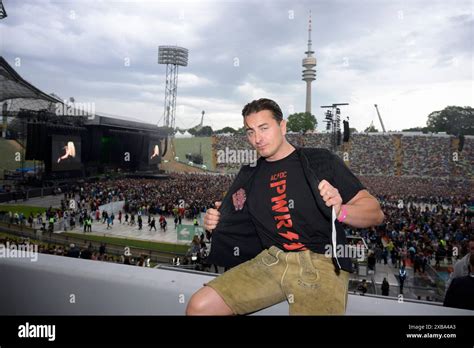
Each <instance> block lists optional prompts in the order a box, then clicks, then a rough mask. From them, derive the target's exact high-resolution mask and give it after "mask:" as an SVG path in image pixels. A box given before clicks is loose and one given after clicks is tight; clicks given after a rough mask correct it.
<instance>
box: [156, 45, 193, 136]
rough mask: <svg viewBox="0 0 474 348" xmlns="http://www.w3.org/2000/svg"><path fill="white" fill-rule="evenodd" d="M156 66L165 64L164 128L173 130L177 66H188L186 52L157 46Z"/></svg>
mask: <svg viewBox="0 0 474 348" xmlns="http://www.w3.org/2000/svg"><path fill="white" fill-rule="evenodd" d="M158 64H166V86H165V110H164V114H163V116H164V126H165V127H169V128H173V129H174V127H175V117H176V93H177V91H178V66H188V50H187V49H186V48H183V47H178V46H158Z"/></svg>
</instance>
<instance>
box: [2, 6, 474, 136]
mask: <svg viewBox="0 0 474 348" xmlns="http://www.w3.org/2000/svg"><path fill="white" fill-rule="evenodd" d="M3 3H4V6H5V9H6V11H7V14H8V17H7V18H5V19H3V20H1V21H0V54H1V55H2V56H4V57H5V59H6V60H7V61H8V62H9V63H10V64H11V65H12V66H14V68H15V69H16V70H17V71H18V73H19V74H20V75H21V76H22V77H23V78H25V79H26V80H27V81H29V82H31V83H32V84H33V85H35V86H36V87H38V88H40V89H41V90H43V91H44V92H47V93H55V94H57V95H58V96H60V97H62V98H69V97H74V99H75V101H76V102H82V103H95V110H96V111H97V112H98V113H100V112H104V113H106V114H112V115H121V116H126V117H129V118H133V119H138V120H141V121H144V122H148V123H154V124H157V123H161V124H162V122H163V107H164V91H165V87H164V83H165V66H163V65H158V64H157V52H158V46H159V45H178V46H182V47H185V48H188V49H189V65H188V66H187V67H185V68H181V69H180V72H179V82H178V98H177V115H176V126H177V127H180V128H189V127H192V126H194V125H196V124H198V123H199V121H200V118H201V110H205V112H206V113H205V120H204V124H205V125H210V126H212V127H213V129H220V128H222V127H225V126H231V127H234V128H237V127H241V126H242V116H241V110H242V107H243V106H244V105H245V104H246V103H247V102H249V101H251V100H252V99H256V98H261V97H267V98H272V99H274V100H276V101H277V102H278V103H279V104H280V106H281V107H282V110H283V113H284V115H285V117H286V116H288V114H289V113H292V112H303V111H304V108H305V93H306V89H305V82H303V81H302V80H301V72H302V66H301V61H302V59H303V58H304V56H305V54H304V52H305V51H306V49H307V36H308V34H307V29H308V13H309V10H311V11H312V20H313V31H312V40H313V50H314V51H315V56H316V58H317V60H318V64H317V67H316V70H317V79H316V81H314V82H313V91H312V98H313V107H312V113H313V114H314V115H315V116H316V118H317V120H318V130H324V129H325V124H324V123H323V120H324V110H323V109H321V108H320V106H321V105H328V104H333V103H349V104H350V105H349V106H346V107H344V108H343V109H342V111H343V116H349V117H350V125H351V127H355V128H357V130H359V131H362V130H363V129H365V128H366V127H367V126H369V125H370V123H371V122H372V121H373V122H374V124H375V126H376V127H377V128H378V129H379V130H381V127H380V124H379V122H378V118H377V114H376V111H375V108H374V106H373V105H374V104H378V105H379V109H380V112H381V114H382V118H383V121H384V124H385V128H386V129H387V130H401V129H404V128H410V127H416V126H425V125H426V120H427V116H428V114H429V113H430V112H432V111H435V110H441V109H443V108H444V107H446V106H448V105H458V106H472V105H473V70H474V61H473V39H474V35H473V34H474V29H473V28H474V25H473V24H474V21H473V15H472V9H473V8H472V2H471V1H469V0H467V1H462V0H457V1H443V0H438V1H433V0H415V1H412V0H410V1H409V0H406V1H385V0H377V1H376V0H370V1H369V0H357V1H355V0H354V1H349V0H336V1H334V0H331V1H330V0H317V1H315V0H310V1H285V0H276V1H265V0H259V1H250V0H249V1H243V0H239V1H207V2H206V1H185V2H178V1H92V0H90V1H89V0H78V1H65V0H64V1H53V0H51V1H37V0H35V1H33V0H22V1H16V0H3ZM18 58H20V60H18ZM18 61H19V62H20V63H21V64H20V66H16V65H15V62H18Z"/></svg>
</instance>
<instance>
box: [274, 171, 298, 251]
mask: <svg viewBox="0 0 474 348" xmlns="http://www.w3.org/2000/svg"><path fill="white" fill-rule="evenodd" d="M286 176H287V172H286V171H285V172H279V173H276V174H273V175H272V176H271V178H270V188H271V189H275V192H272V193H273V194H272V198H271V200H272V211H273V212H274V213H278V214H275V215H274V216H273V218H274V219H275V221H276V227H277V230H278V234H279V235H280V236H282V237H283V238H285V239H288V240H289V241H290V243H283V247H284V248H285V249H286V250H296V249H298V250H306V247H305V246H304V244H302V243H299V242H296V241H297V240H298V239H299V238H300V236H299V235H298V233H295V232H292V231H290V230H289V229H290V228H291V229H292V228H293V221H292V220H291V214H290V209H289V208H288V201H287V200H286Z"/></svg>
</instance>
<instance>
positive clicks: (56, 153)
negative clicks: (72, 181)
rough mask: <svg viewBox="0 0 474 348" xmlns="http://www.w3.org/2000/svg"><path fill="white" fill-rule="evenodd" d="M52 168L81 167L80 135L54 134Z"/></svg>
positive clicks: (75, 168)
mask: <svg viewBox="0 0 474 348" xmlns="http://www.w3.org/2000/svg"><path fill="white" fill-rule="evenodd" d="M51 163H52V164H51V170H53V171H61V170H80V169H81V138H80V137H78V136H67V135H53V138H52V150H51Z"/></svg>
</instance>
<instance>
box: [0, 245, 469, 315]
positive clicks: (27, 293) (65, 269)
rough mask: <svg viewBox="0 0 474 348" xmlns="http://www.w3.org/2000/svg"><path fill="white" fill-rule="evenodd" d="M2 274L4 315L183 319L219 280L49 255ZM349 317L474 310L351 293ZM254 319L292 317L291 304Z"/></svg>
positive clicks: (4, 263) (0, 262)
mask: <svg viewBox="0 0 474 348" xmlns="http://www.w3.org/2000/svg"><path fill="white" fill-rule="evenodd" d="M0 274H1V283H2V285H1V286H0V298H1V299H2V301H0V315H183V314H184V312H185V308H186V304H187V302H188V300H189V298H190V297H191V295H192V294H193V293H194V292H195V291H196V290H198V289H199V288H200V287H201V286H202V285H203V283H205V282H207V281H209V280H210V279H211V278H212V277H215V274H212V273H209V274H206V273H203V272H193V271H179V270H174V269H151V268H144V267H137V266H128V265H121V264H114V263H106V262H100V261H91V260H82V259H73V258H68V257H64V256H54V255H47V254H38V260H37V261H36V262H32V261H31V260H30V259H28V258H0ZM72 299H74V301H75V303H71V302H74V301H72ZM346 314H347V315H474V311H465V310H458V309H453V308H445V307H442V306H439V305H430V304H426V303H417V302H416V301H405V302H404V303H398V301H397V300H396V299H390V298H386V297H379V296H359V295H352V294H349V302H348V309H347V313H346ZM256 315H288V304H287V303H286V302H282V303H279V304H277V305H275V306H272V307H269V308H266V309H264V310H262V311H259V312H258V313H256Z"/></svg>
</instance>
